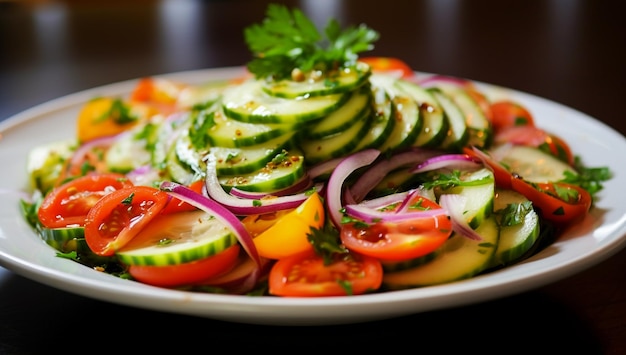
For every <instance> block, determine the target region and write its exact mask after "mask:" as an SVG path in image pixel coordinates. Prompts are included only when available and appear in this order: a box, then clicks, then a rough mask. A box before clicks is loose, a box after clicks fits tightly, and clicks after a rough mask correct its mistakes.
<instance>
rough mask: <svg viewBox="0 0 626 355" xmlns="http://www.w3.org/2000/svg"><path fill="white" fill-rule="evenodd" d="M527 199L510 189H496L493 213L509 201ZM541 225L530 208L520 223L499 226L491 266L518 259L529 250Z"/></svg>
mask: <svg viewBox="0 0 626 355" xmlns="http://www.w3.org/2000/svg"><path fill="white" fill-rule="evenodd" d="M527 201H528V199H527V198H526V197H524V196H523V195H521V194H519V193H517V192H515V191H512V190H503V189H497V190H496V198H495V199H494V213H495V214H497V213H498V211H500V210H502V209H504V208H506V206H507V205H508V204H511V203H524V202H527ZM540 231H541V226H540V223H539V216H538V215H537V213H536V212H535V211H534V210H532V211H530V212H529V213H528V214H527V215H526V216H525V217H524V221H523V223H522V224H521V225H515V226H502V225H501V226H500V240H499V243H498V248H497V249H496V253H495V255H494V258H493V259H492V262H491V266H490V267H492V268H495V267H503V266H507V265H511V264H513V263H516V262H518V261H520V260H521V259H522V258H523V257H524V256H525V255H527V253H528V251H529V250H531V249H532V248H533V247H534V245H535V243H537V240H538V238H539V235H540Z"/></svg>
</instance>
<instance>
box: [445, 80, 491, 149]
mask: <svg viewBox="0 0 626 355" xmlns="http://www.w3.org/2000/svg"><path fill="white" fill-rule="evenodd" d="M439 88H440V89H441V90H442V91H443V92H444V93H445V94H446V95H448V96H449V97H450V99H451V100H452V101H453V102H455V103H456V104H457V105H458V106H459V108H460V109H461V111H462V112H463V115H464V117H465V124H466V125H467V127H468V129H469V140H468V144H470V145H474V146H476V147H478V148H487V147H488V146H489V145H490V144H491V139H492V131H491V122H490V121H489V119H488V118H487V116H485V113H484V112H483V110H482V109H481V108H480V106H479V105H478V103H477V102H476V101H475V100H474V99H473V98H472V97H471V96H470V95H469V94H468V93H467V91H465V89H463V88H460V87H457V86H453V85H451V86H448V85H441V86H439Z"/></svg>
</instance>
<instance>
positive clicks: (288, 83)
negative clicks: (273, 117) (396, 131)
mask: <svg viewBox="0 0 626 355" xmlns="http://www.w3.org/2000/svg"><path fill="white" fill-rule="evenodd" d="M371 74H372V71H371V70H370V68H369V66H368V65H365V64H364V63H357V65H356V66H354V67H352V68H344V69H342V70H338V71H336V72H334V73H332V74H331V75H330V76H328V77H326V78H320V79H317V80H311V79H305V80H303V81H293V80H281V81H278V82H266V83H264V85H263V87H262V88H263V91H264V92H265V93H267V94H268V95H271V96H274V97H281V98H287V99H296V98H300V97H315V96H325V95H334V94H343V93H347V92H351V91H354V89H356V88H358V87H360V86H362V85H363V84H364V83H366V82H367V80H368V78H369V77H370V75H371Z"/></svg>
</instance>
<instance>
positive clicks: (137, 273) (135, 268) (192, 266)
mask: <svg viewBox="0 0 626 355" xmlns="http://www.w3.org/2000/svg"><path fill="white" fill-rule="evenodd" d="M239 250H240V246H239V245H237V244H236V245H233V246H231V247H229V248H227V249H226V250H224V251H222V252H220V253H217V254H215V255H212V256H210V257H208V258H204V259H201V260H197V261H192V262H189V263H184V264H178V265H168V266H145V265H130V266H129V267H128V273H130V275H131V276H132V277H133V278H134V279H136V280H137V281H139V282H143V283H146V284H149V285H153V286H160V287H175V286H183V285H191V284H194V283H198V282H201V281H204V280H207V279H210V278H213V277H217V276H219V275H222V274H224V273H226V272H228V271H229V270H231V269H232V268H233V267H234V266H235V264H236V263H237V258H238V256H239Z"/></svg>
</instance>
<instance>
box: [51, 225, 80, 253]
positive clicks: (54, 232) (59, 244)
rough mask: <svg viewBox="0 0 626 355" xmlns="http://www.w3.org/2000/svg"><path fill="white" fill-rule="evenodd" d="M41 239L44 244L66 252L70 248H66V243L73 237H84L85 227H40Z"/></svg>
mask: <svg viewBox="0 0 626 355" xmlns="http://www.w3.org/2000/svg"><path fill="white" fill-rule="evenodd" d="M40 234H41V239H43V241H44V242H46V244H48V245H49V246H51V247H53V248H54V249H56V250H58V251H60V252H63V253H67V252H69V251H71V250H69V249H68V247H67V244H68V242H70V241H71V240H73V239H77V238H84V237H85V228H83V227H68V228H41V229H40Z"/></svg>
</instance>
